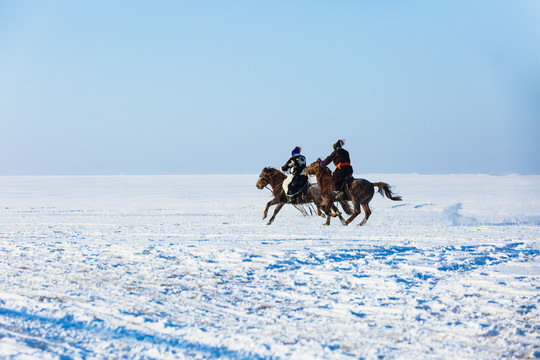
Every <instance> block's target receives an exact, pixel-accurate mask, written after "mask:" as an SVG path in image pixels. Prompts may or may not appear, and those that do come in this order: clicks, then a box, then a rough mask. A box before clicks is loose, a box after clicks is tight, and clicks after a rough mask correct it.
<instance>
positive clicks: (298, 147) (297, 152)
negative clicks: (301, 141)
mask: <svg viewBox="0 0 540 360" xmlns="http://www.w3.org/2000/svg"><path fill="white" fill-rule="evenodd" d="M300 151H302V149H301V148H300V146H297V147H295V148H294V149H292V151H291V156H294V155H298V154H300Z"/></svg>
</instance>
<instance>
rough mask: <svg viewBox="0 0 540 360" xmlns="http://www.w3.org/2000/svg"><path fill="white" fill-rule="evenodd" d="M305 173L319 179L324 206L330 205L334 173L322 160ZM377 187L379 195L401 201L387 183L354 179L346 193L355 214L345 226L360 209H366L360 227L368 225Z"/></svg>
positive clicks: (349, 183) (328, 223)
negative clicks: (370, 205)
mask: <svg viewBox="0 0 540 360" xmlns="http://www.w3.org/2000/svg"><path fill="white" fill-rule="evenodd" d="M305 172H306V174H308V175H315V177H316V178H317V183H318V184H319V188H320V189H321V196H322V197H323V204H322V205H323V206H324V205H327V204H328V203H330V202H331V201H332V200H333V191H332V173H331V171H330V169H328V168H327V167H326V166H322V165H321V159H317V160H316V161H315V162H314V163H312V164H310V165H309V166H308V167H306V169H305ZM375 186H377V187H378V188H379V190H378V192H379V194H381V195H383V196H384V195H386V197H387V198H389V199H390V200H394V201H401V196H395V195H394V194H393V193H392V190H391V188H390V186H389V185H388V184H387V183H384V182H376V183H371V182H369V181H368V180H366V179H354V180H353V181H352V182H348V184H347V185H346V188H345V193H346V194H347V196H348V197H349V198H350V199H351V201H352V203H353V214H352V215H351V217H349V218H348V219H347V221H345V222H344V223H343V225H349V224H350V223H351V222H352V221H353V220H354V219H355V218H356V217H357V216H358V215H359V214H360V207H362V208H363V209H364V213H365V217H364V220H362V222H361V223H360V224H358V225H360V226H362V225H364V224H365V223H366V221H367V220H368V218H369V216H370V215H371V209H370V208H369V202H370V201H371V199H372V198H373V195H374V194H375ZM325 225H330V218H329V217H328V219H327V220H326V223H325Z"/></svg>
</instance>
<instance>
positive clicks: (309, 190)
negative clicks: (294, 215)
mask: <svg viewBox="0 0 540 360" xmlns="http://www.w3.org/2000/svg"><path fill="white" fill-rule="evenodd" d="M285 178H286V176H285V174H283V173H282V172H281V171H279V170H277V169H274V168H272V167H265V168H264V169H263V170H262V171H261V174H260V175H259V179H258V180H257V185H256V186H257V189H264V188H265V187H267V186H270V187H271V188H272V189H271V191H272V195H273V196H274V198H273V199H272V200H270V201H269V202H268V203H267V204H266V207H265V209H264V212H263V219H266V216H268V209H269V208H270V206H272V205H277V206H276V208H275V210H274V214H273V215H272V217H271V218H270V220H268V223H267V225H270V224H271V223H272V222H273V221H274V219H275V217H276V215H277V213H278V212H279V211H280V210H281V208H282V207H283V205H285V204H287V203H289V204H290V202H289V198H288V196H287V194H285V191H284V190H283V181H284V180H285ZM322 201H323V198H322V197H321V192H320V190H319V186H318V185H313V184H308V186H306V188H305V189H304V190H303V191H302V193H301V194H300V196H299V198H298V201H297V203H296V204H309V203H314V204H315V206H317V214H318V215H319V216H322V217H324V214H323V213H322V212H321V203H322ZM296 204H293V205H296ZM335 211H336V212H337V208H336V209H335ZM334 216H336V215H334Z"/></svg>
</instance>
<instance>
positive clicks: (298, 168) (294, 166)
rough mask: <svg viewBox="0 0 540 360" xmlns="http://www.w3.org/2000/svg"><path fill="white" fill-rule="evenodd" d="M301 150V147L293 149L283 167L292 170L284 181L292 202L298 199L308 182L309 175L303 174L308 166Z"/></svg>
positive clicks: (285, 169) (286, 191) (285, 189)
mask: <svg viewBox="0 0 540 360" xmlns="http://www.w3.org/2000/svg"><path fill="white" fill-rule="evenodd" d="M300 151H302V149H301V148H300V147H298V146H297V147H295V148H294V149H293V150H292V151H291V155H292V156H291V158H290V159H289V160H287V162H286V163H285V165H283V166H282V167H281V170H283V171H287V170H290V173H289V176H287V178H286V179H285V180H284V181H283V190H284V191H285V194H287V196H288V197H289V201H290V202H292V203H294V202H295V201H296V200H297V199H298V196H299V194H300V193H301V192H302V190H304V188H305V187H306V185H307V183H308V176H307V175H304V174H303V171H304V169H305V168H306V158H305V157H304V155H302V154H300Z"/></svg>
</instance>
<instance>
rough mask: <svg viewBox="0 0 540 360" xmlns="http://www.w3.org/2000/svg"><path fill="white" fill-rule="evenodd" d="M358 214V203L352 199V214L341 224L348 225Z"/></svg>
mask: <svg viewBox="0 0 540 360" xmlns="http://www.w3.org/2000/svg"><path fill="white" fill-rule="evenodd" d="M358 215H360V204H359V202H358V201H357V200H354V201H353V213H352V215H351V216H350V217H349V218H348V219H347V221H345V222H344V223H343V225H345V226H347V225H349V224H350V223H351V222H352V221H353V220H354V219H355V218H356V217H357V216H358Z"/></svg>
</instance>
